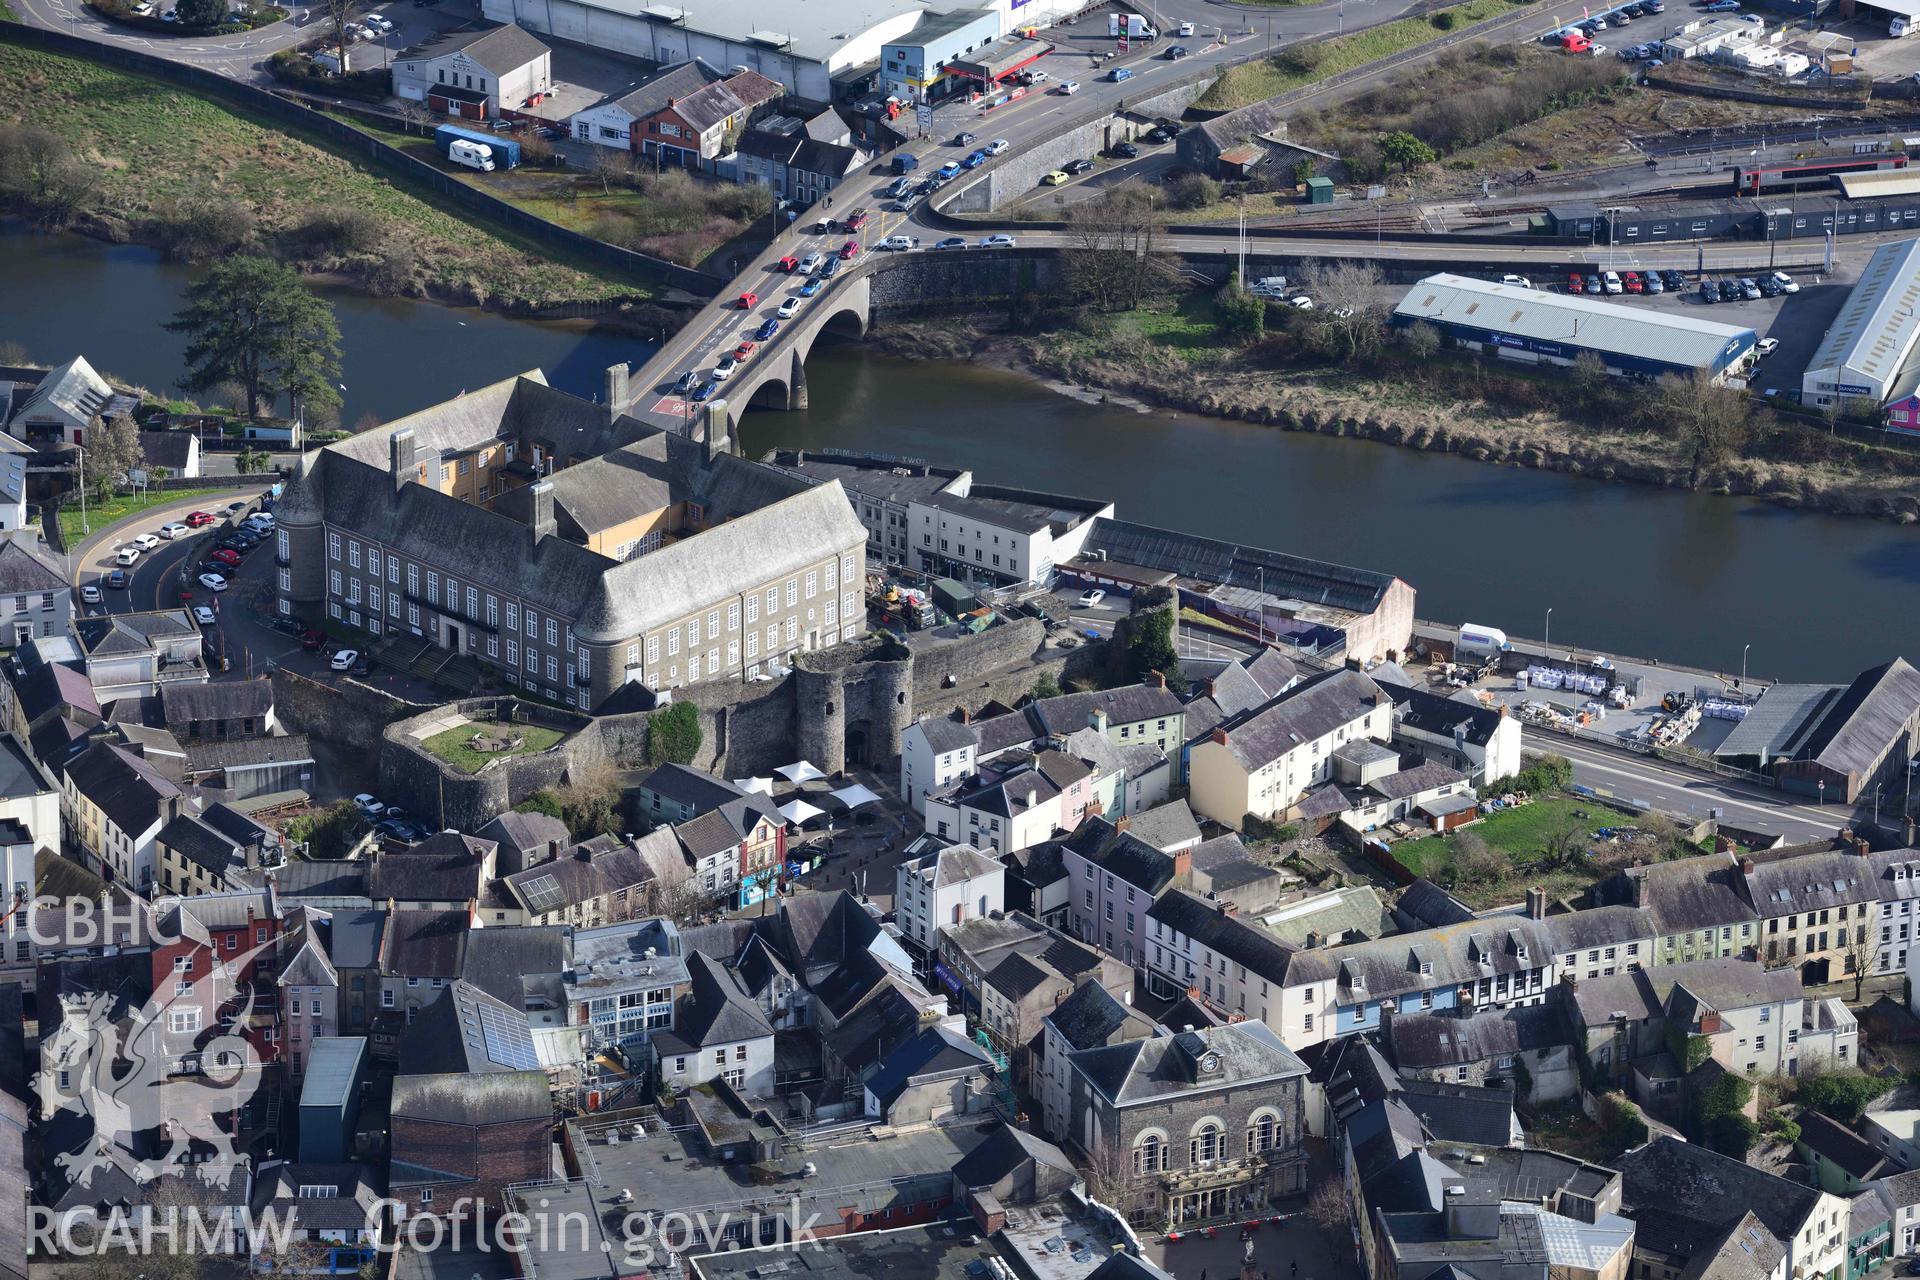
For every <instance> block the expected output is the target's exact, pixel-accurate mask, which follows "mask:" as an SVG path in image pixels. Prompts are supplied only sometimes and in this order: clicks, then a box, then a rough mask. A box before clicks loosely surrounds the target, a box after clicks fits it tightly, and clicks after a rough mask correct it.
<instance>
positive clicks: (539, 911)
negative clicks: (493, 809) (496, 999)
mask: <svg viewBox="0 0 1920 1280" xmlns="http://www.w3.org/2000/svg"><path fill="white" fill-rule="evenodd" d="M708 816H712V815H708ZM599 839H600V841H601V847H599V848H594V847H593V845H592V842H589V843H587V844H582V845H579V846H576V847H575V849H574V850H573V852H572V853H563V854H562V855H561V856H559V857H558V858H552V859H549V860H548V861H546V862H539V863H535V864H534V865H533V866H531V867H528V868H527V869H526V870H524V871H519V872H515V873H514V874H512V875H509V876H505V877H502V878H501V879H500V880H498V881H496V882H495V883H497V884H501V885H504V886H506V890H507V892H508V893H509V894H511V895H512V897H513V900H514V901H515V902H516V903H518V904H519V905H520V907H521V909H522V910H524V911H526V912H527V913H528V914H530V915H546V914H548V913H550V912H554V911H564V910H565V909H567V908H568V907H572V906H577V905H579V904H580V903H583V902H588V901H590V900H592V899H594V898H599V897H611V896H612V895H613V894H614V893H616V892H618V891H619V890H621V889H631V888H633V887H635V886H636V885H640V884H644V883H645V882H646V881H647V880H648V879H650V878H651V874H652V873H651V872H650V871H649V870H648V869H647V868H646V866H645V865H644V864H643V863H642V862H641V860H640V857H639V855H637V854H636V853H635V852H634V851H633V849H632V848H631V847H630V846H628V845H625V844H622V843H620V842H619V841H618V840H615V839H614V838H613V837H611V836H602V837H600V838H599ZM583 852H586V853H587V856H586V857H582V856H581V854H582V853H583ZM543 880H551V881H552V884H551V885H550V886H549V885H546V884H544V883H543ZM536 886H538V888H539V889H540V890H542V891H543V892H541V893H540V896H539V897H538V898H537V899H536V898H535V897H534V896H533V895H534V893H535V890H536ZM548 889H551V890H552V894H548V893H546V892H544V891H545V890H548Z"/></svg>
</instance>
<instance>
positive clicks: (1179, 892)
mask: <svg viewBox="0 0 1920 1280" xmlns="http://www.w3.org/2000/svg"><path fill="white" fill-rule="evenodd" d="M1147 919H1149V920H1153V921H1156V922H1158V923H1159V925H1160V926H1161V928H1163V929H1170V930H1172V931H1173V932H1175V933H1181V934H1185V935H1187V936H1188V937H1190V938H1192V939H1193V940H1194V941H1196V942H1198V943H1200V944H1201V945H1202V946H1205V947H1207V948H1208V949H1209V950H1211V951H1214V952H1217V953H1218V954H1220V955H1223V956H1225V957H1227V959H1229V960H1231V961H1233V962H1234V963H1235V964H1238V965H1242V966H1244V967H1245V968H1246V969H1248V970H1249V971H1250V972H1253V973H1256V974H1258V975H1260V976H1261V977H1262V978H1265V979H1266V980H1267V981H1269V982H1275V983H1284V982H1285V981H1286V978H1287V966H1288V964H1289V963H1290V962H1291V961H1292V958H1293V955H1294V950H1293V948H1291V947H1288V946H1285V945H1284V944H1282V943H1281V942H1280V941H1279V940H1278V939H1277V938H1275V937H1274V936H1273V935H1272V934H1269V933H1268V932H1266V931H1265V930H1264V929H1261V928H1260V927H1258V926H1257V925H1253V924H1250V923H1248V922H1247V921H1245V920H1242V919H1240V918H1239V917H1238V916H1231V915H1228V914H1226V912H1224V911H1222V910H1221V909H1220V908H1219V906H1218V904H1216V903H1212V902H1208V901H1207V900H1206V899H1205V898H1202V897H1200V896H1199V895H1198V894H1195V893H1190V892H1188V891H1187V890H1185V889H1174V890H1172V891H1170V892H1167V893H1163V894H1161V895H1160V898H1159V900H1158V901H1156V902H1155V903H1154V904H1153V906H1151V907H1150V908H1148V909H1147Z"/></svg>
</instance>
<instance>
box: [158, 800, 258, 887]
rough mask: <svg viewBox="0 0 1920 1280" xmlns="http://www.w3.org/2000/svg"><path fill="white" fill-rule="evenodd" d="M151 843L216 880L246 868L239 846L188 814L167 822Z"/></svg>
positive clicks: (244, 858) (244, 856)
mask: <svg viewBox="0 0 1920 1280" xmlns="http://www.w3.org/2000/svg"><path fill="white" fill-rule="evenodd" d="M155 839H156V840H157V841H158V842H159V843H161V844H163V845H165V846H167V847H168V848H169V849H172V850H173V851H174V852H175V853H178V854H179V855H180V856H181V857H183V858H185V859H187V861H189V862H192V863H194V864H195V865H196V866H200V867H203V868H205V869H206V870H207V871H209V872H211V873H212V874H213V875H216V876H225V875H226V874H227V873H228V872H229V871H231V870H233V869H235V868H236V867H243V866H245V865H246V854H245V852H244V851H243V850H242V849H241V848H240V846H239V845H237V844H235V843H234V842H233V841H232V840H231V839H229V838H228V837H227V836H226V835H225V834H223V833H222V832H220V831H218V830H216V829H215V828H214V827H212V826H211V825H209V824H208V823H206V822H203V821H202V820H201V819H199V818H196V817H194V816H193V815H192V814H188V813H183V814H181V815H179V816H178V817H176V818H173V819H170V820H169V821H168V822H167V825H166V826H164V827H161V828H160V834H159V835H158V836H156V837H155Z"/></svg>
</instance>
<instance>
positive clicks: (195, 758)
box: [186, 733, 314, 775]
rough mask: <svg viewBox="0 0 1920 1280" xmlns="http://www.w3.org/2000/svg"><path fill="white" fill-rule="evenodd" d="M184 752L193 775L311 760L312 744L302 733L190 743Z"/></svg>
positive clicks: (261, 767)
mask: <svg viewBox="0 0 1920 1280" xmlns="http://www.w3.org/2000/svg"><path fill="white" fill-rule="evenodd" d="M186 754H187V771H188V772H189V773H192V774H195V775H199V774H207V773H219V772H221V771H223V770H229V769H264V768H268V767H270V766H275V765H294V764H312V763H314V759H313V745H312V743H310V742H309V741H308V740H307V735H306V734H304V733H281V734H273V735H270V736H266V737H260V738H228V739H226V740H224V741H214V742H190V743H188V744H187V748H186Z"/></svg>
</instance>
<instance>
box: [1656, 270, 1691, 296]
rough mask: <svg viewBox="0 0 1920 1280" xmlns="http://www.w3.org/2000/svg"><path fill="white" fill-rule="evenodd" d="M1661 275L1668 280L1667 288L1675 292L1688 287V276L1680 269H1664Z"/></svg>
mask: <svg viewBox="0 0 1920 1280" xmlns="http://www.w3.org/2000/svg"><path fill="white" fill-rule="evenodd" d="M1660 275H1661V277H1662V278H1663V279H1665V280H1666V282H1667V288H1669V289H1671V290H1673V291H1674V292H1675V293H1678V292H1679V291H1680V290H1682V289H1684V288H1686V287H1687V278H1686V277H1685V276H1684V275H1682V274H1680V273H1679V272H1678V271H1662V272H1661V273H1660Z"/></svg>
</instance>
